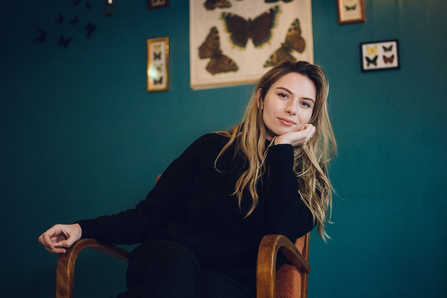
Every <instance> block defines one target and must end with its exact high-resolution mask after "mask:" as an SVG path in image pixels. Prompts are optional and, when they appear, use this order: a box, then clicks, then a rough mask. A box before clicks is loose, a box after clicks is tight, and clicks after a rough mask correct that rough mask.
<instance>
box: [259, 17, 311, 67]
mask: <svg viewBox="0 0 447 298" xmlns="http://www.w3.org/2000/svg"><path fill="white" fill-rule="evenodd" d="M305 48H306V41H305V40H304V38H303V37H302V36H301V27H300V21H299V20H298V19H295V21H294V22H293V23H292V25H291V26H290V28H289V30H288V31H287V34H286V40H285V41H284V43H282V44H281V47H280V48H279V49H277V50H276V51H275V52H274V53H273V54H272V55H271V56H270V58H269V59H268V60H267V61H266V62H265V64H264V67H269V66H275V65H277V64H279V63H281V62H284V61H295V60H296V58H295V57H293V56H292V54H291V52H292V51H293V50H295V51H297V52H298V53H302V52H304V49H305Z"/></svg>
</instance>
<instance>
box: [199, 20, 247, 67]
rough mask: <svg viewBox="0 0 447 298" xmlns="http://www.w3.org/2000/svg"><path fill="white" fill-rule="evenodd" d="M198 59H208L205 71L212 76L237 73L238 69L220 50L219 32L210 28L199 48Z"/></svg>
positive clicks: (214, 28)
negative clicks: (231, 72) (230, 72)
mask: <svg viewBox="0 0 447 298" xmlns="http://www.w3.org/2000/svg"><path fill="white" fill-rule="evenodd" d="M199 58H200V59H207V58H210V61H209V62H208V64H207V66H206V70H207V71H208V72H209V73H211V74H212V75H215V74H218V73H224V72H229V71H237V70H238V69H239V67H238V66H237V65H236V63H235V62H234V61H233V60H231V58H229V57H228V56H226V55H224V54H222V51H221V50H220V37H219V31H218V30H217V28H216V27H212V28H211V29H210V32H209V33H208V35H207V36H206V38H205V41H204V42H203V43H202V44H201V45H200V47H199Z"/></svg>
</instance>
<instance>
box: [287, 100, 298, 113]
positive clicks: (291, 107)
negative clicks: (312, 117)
mask: <svg viewBox="0 0 447 298" xmlns="http://www.w3.org/2000/svg"><path fill="white" fill-rule="evenodd" d="M286 113H287V114H289V115H292V116H295V115H296V103H295V101H292V102H290V103H289V104H288V105H287V106H286Z"/></svg>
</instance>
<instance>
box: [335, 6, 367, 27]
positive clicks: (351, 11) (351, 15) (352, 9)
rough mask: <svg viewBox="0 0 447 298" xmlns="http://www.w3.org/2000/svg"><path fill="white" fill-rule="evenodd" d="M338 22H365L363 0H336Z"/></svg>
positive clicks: (342, 23)
mask: <svg viewBox="0 0 447 298" xmlns="http://www.w3.org/2000/svg"><path fill="white" fill-rule="evenodd" d="M337 11H338V24H339V25H346V24H354V23H364V22H366V17H365V4H364V0H337Z"/></svg>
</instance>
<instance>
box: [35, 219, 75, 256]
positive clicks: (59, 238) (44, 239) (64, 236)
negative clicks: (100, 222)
mask: <svg viewBox="0 0 447 298" xmlns="http://www.w3.org/2000/svg"><path fill="white" fill-rule="evenodd" d="M81 236H82V229H81V226H80V225H79V224H72V225H55V226H53V227H52V228H50V229H49V230H48V231H46V232H45V233H43V234H42V235H40V237H39V242H40V243H42V244H43V245H44V246H45V249H46V250H47V251H49V252H51V253H65V251H66V250H65V248H68V247H70V246H71V245H72V244H73V243H75V242H76V241H78V240H79V239H81Z"/></svg>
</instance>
